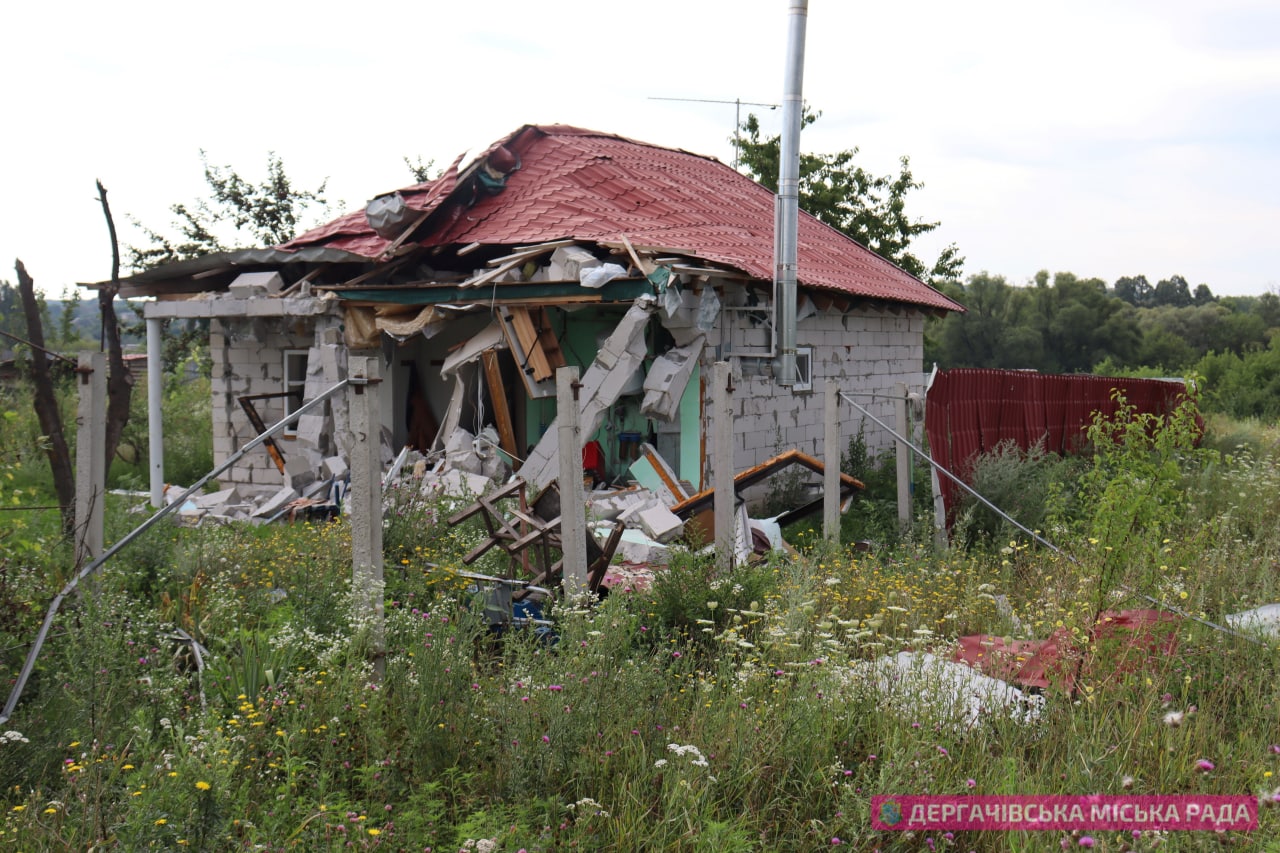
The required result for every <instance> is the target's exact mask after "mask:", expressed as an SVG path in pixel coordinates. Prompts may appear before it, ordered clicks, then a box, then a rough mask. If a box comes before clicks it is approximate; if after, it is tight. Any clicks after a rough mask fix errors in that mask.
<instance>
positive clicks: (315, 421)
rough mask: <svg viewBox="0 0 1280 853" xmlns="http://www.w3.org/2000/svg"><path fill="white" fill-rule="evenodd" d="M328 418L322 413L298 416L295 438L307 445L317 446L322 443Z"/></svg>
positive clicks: (320, 445)
mask: <svg viewBox="0 0 1280 853" xmlns="http://www.w3.org/2000/svg"><path fill="white" fill-rule="evenodd" d="M328 420H329V419H328V418H326V417H325V416H324V415H302V416H300V417H299V418H298V429H297V433H296V439H297V441H298V442H299V443H301V444H305V445H306V446H308V447H315V448H319V447H322V446H323V445H324V439H325V434H326V426H327V422H328Z"/></svg>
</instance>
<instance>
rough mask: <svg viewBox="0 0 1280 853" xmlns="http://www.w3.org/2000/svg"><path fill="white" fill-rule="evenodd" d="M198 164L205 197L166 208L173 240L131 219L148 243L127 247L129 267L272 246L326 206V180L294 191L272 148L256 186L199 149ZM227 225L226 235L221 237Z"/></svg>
mask: <svg viewBox="0 0 1280 853" xmlns="http://www.w3.org/2000/svg"><path fill="white" fill-rule="evenodd" d="M200 162H201V163H202V164H203V165H204V179H205V183H207V184H208V185H209V191H210V195H209V197H208V198H207V199H206V198H201V199H197V200H196V201H194V202H192V203H190V204H182V203H178V204H175V205H173V206H172V207H170V208H169V209H170V210H171V211H172V212H173V214H174V216H176V217H177V218H176V219H175V221H174V222H173V227H174V228H176V229H177V231H178V235H179V236H178V237H176V238H171V237H167V236H165V235H163V234H161V233H160V232H158V231H155V230H152V229H151V228H148V227H147V226H145V225H142V224H141V223H138V222H136V221H135V223H134V224H135V225H137V226H138V227H139V228H141V229H142V231H143V233H144V234H146V236H147V239H148V240H149V241H150V245H149V246H142V247H138V246H130V247H129V262H130V265H131V266H132V267H133V268H134V269H135V270H142V269H147V268H149V267H154V266H159V265H161V264H166V263H170V262H172V261H181V260H188V259H190V258H198V257H200V256H202V255H207V254H211V253H213V252H225V251H228V250H230V249H232V248H237V247H241V246H244V245H253V246H262V245H267V246H274V245H278V244H280V243H284V242H286V241H288V240H290V239H291V238H292V237H293V236H294V235H295V234H296V233H297V231H298V229H299V226H300V225H301V223H302V222H303V221H304V214H305V213H306V212H307V211H308V210H309V209H310V208H312V207H315V208H317V209H318V210H317V212H318V213H320V214H323V213H324V212H325V211H326V210H327V209H328V201H327V200H326V199H325V186H326V184H327V183H328V179H326V180H324V181H321V183H320V186H318V187H317V188H316V189H314V190H304V189H298V188H297V187H296V186H295V185H294V182H293V180H292V179H290V178H289V176H288V175H287V174H286V173H285V170H284V162H283V161H282V160H281V159H280V158H279V157H278V156H277V155H276V154H275V153H274V152H268V154H267V176H266V178H265V179H263V181H262V182H261V183H257V184H254V183H251V182H250V181H248V180H245V179H244V178H243V177H241V175H240V173H239V172H237V171H236V170H235V169H234V168H233V167H231V166H210V165H209V159H208V156H207V155H206V154H205V152H204V151H203V150H202V151H201V152H200ZM406 162H407V161H406ZM419 165H421V161H419ZM426 165H427V167H430V165H431V164H430V163H428V164H426ZM410 168H411V169H412V168H413V165H412V164H410ZM228 226H229V228H230V235H229V236H223V235H224V234H226V232H227V231H228Z"/></svg>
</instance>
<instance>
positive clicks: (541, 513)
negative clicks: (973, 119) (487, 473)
mask: <svg viewBox="0 0 1280 853" xmlns="http://www.w3.org/2000/svg"><path fill="white" fill-rule="evenodd" d="M553 497H554V500H553V499H552V498H553ZM509 500H515V501H516V506H514V507H511V506H502V505H501V503H502V502H503V501H509ZM553 509H554V512H555V514H554V517H551V518H547V517H546V516H548V515H551V512H552V510H553ZM477 516H478V517H479V518H480V520H481V521H482V523H483V524H484V526H485V530H486V531H487V532H488V536H487V537H486V538H485V540H484V541H483V542H481V543H480V544H479V545H477V546H476V547H474V548H472V549H471V551H469V552H468V553H467V554H466V556H464V557H463V558H462V562H463V563H464V564H465V565H468V566H469V565H471V564H473V563H475V562H476V560H479V559H480V558H481V557H482V556H484V555H485V554H486V553H488V552H489V551H490V550H492V549H494V548H500V549H501V550H502V551H504V552H505V553H506V555H507V558H508V560H509V561H510V576H511V577H513V578H514V577H516V576H517V575H529V574H532V575H533V578H532V580H530V581H528V583H530V584H544V583H545V584H550V585H559V584H560V583H561V582H562V575H563V570H564V560H563V558H562V557H559V556H558V554H559V552H562V550H563V548H562V542H561V538H560V514H559V495H558V492H556V491H555V488H554V486H552V487H551V488H548V489H547V490H545V491H544V492H543V494H542V495H541V496H540V499H539V501H538V502H537V503H536V504H534V505H530V503H529V501H528V497H527V494H526V484H525V482H524V480H523V479H520V478H519V477H517V478H516V479H514V480H512V481H511V482H510V483H508V484H506V485H505V486H502V487H500V488H498V489H496V490H494V491H492V492H490V493H489V494H487V495H482V496H481V497H480V498H478V499H477V500H476V501H475V503H473V504H471V505H470V506H468V507H466V508H465V509H463V510H461V511H460V512H457V513H454V514H453V515H452V516H450V517H449V519H448V522H447V523H448V524H449V526H450V527H455V526H457V525H459V524H462V523H464V522H466V521H467V520H469V519H471V518H475V517H477ZM621 539H622V525H621V524H617V525H615V526H614V528H613V530H612V532H611V533H610V534H609V536H608V537H607V538H606V539H605V541H604V543H603V545H602V544H601V543H599V542H597V541H596V538H595V537H594V536H593V535H591V534H590V533H587V561H588V566H587V589H588V591H590V592H592V593H597V592H599V589H600V582H601V581H602V580H603V579H604V574H605V570H606V569H608V567H609V563H610V561H611V560H612V559H613V555H614V552H615V551H616V550H617V548H618V543H619V541H621ZM518 597H519V595H517V598H518Z"/></svg>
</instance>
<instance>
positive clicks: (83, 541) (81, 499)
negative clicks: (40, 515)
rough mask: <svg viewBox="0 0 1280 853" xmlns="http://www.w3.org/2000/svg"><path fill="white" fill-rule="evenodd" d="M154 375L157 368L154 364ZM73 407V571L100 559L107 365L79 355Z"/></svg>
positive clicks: (96, 355)
mask: <svg viewBox="0 0 1280 853" xmlns="http://www.w3.org/2000/svg"><path fill="white" fill-rule="evenodd" d="M155 369H156V370H157V371H158V370H159V369H160V365H159V364H158V363H157V365H156V368H155ZM78 373H79V375H80V384H79V386H78V387H79V389H80V399H79V403H78V405H77V407H76V507H75V509H76V533H75V537H76V568H77V569H79V568H80V567H81V566H85V565H88V564H89V562H90V561H92V560H94V559H96V558H97V557H100V556H102V499H103V493H104V490H105V483H106V473H107V463H106V459H105V458H104V457H105V456H106V452H107V403H106V400H107V361H106V356H105V355H103V354H102V353H100V352H82V353H80V363H79V367H78Z"/></svg>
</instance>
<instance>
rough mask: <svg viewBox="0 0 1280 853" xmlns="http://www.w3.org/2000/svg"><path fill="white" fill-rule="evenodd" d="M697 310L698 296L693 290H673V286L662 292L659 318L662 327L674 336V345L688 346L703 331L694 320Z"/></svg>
mask: <svg viewBox="0 0 1280 853" xmlns="http://www.w3.org/2000/svg"><path fill="white" fill-rule="evenodd" d="M673 292H674V293H675V295H674V296H673V295H672V294H673ZM697 311H698V297H697V295H696V294H695V293H694V292H693V291H691V290H684V291H675V290H674V288H668V289H667V292H666V293H665V294H663V303H662V313H661V314H660V315H659V318H660V319H661V320H662V326H663V328H664V329H666V330H667V331H669V332H670V333H671V337H673V338H675V342H676V346H681V347H683V346H688V345H689V344H691V343H693V341H694V340H695V339H696V338H698V337H701V336H702V334H703V332H702V330H701V329H699V328H698V326H697V322H696V319H697Z"/></svg>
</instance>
